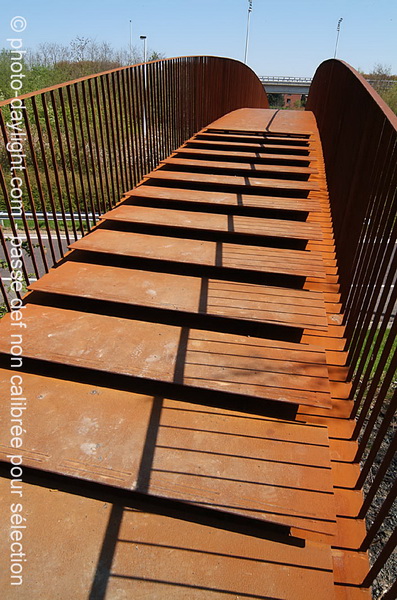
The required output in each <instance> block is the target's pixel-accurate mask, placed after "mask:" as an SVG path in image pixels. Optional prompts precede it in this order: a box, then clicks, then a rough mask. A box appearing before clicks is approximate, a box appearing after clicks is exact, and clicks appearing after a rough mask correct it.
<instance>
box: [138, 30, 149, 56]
mask: <svg viewBox="0 0 397 600" xmlns="http://www.w3.org/2000/svg"><path fill="white" fill-rule="evenodd" d="M139 37H140V39H141V40H143V62H146V59H147V55H146V35H141V36H139Z"/></svg>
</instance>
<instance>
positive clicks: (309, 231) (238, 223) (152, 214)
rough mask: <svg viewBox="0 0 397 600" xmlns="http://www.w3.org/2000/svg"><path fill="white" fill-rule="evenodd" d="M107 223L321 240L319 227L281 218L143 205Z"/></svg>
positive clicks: (114, 214)
mask: <svg viewBox="0 0 397 600" xmlns="http://www.w3.org/2000/svg"><path fill="white" fill-rule="evenodd" d="M103 218H104V219H106V220H108V221H121V222H124V223H142V224H146V225H148V224H149V225H159V226H161V227H162V230H164V231H167V228H184V229H205V230H207V231H223V232H228V233H234V234H244V235H246V236H268V237H285V238H293V239H303V240H322V239H323V233H322V231H321V226H320V225H319V224H317V223H296V222H295V223H293V222H291V221H287V222H286V221H284V220H282V219H278V220H277V219H266V220H264V219H263V218H260V217H256V218H255V217H243V216H240V215H219V214H213V213H202V212H194V213H191V212H188V211H182V210H173V211H169V210H167V209H161V208H147V207H145V206H119V207H118V208H115V209H114V210H112V211H110V212H109V213H106V215H104V217H103Z"/></svg>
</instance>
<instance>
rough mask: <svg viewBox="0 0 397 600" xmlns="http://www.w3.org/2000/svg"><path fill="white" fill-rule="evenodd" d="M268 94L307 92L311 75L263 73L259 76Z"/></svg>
mask: <svg viewBox="0 0 397 600" xmlns="http://www.w3.org/2000/svg"><path fill="white" fill-rule="evenodd" d="M259 79H260V80H261V82H262V83H263V87H264V88H265V90H266V92H267V93H268V94H308V93H309V88H310V84H311V82H312V78H311V77H287V76H285V77H284V76H279V75H263V76H262V77H259Z"/></svg>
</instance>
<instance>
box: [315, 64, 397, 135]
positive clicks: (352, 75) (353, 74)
mask: <svg viewBox="0 0 397 600" xmlns="http://www.w3.org/2000/svg"><path fill="white" fill-rule="evenodd" d="M341 76H343V77H344V79H345V82H348V83H349V85H350V86H354V84H355V85H356V88H355V89H354V90H353V89H351V90H350V92H349V95H350V97H351V98H352V99H353V100H354V94H355V93H357V92H358V91H359V90H360V87H361V88H362V89H361V92H362V93H363V92H364V90H365V92H367V93H368V94H369V95H370V96H371V98H372V100H373V101H374V103H375V104H377V105H378V106H379V109H380V110H381V111H382V112H383V113H384V115H385V116H386V117H387V119H388V120H389V121H390V123H391V125H393V127H394V128H395V129H397V116H396V115H395V114H394V112H393V111H392V110H391V108H390V107H389V106H388V105H387V104H386V102H385V101H384V100H383V98H381V96H379V94H378V93H377V91H376V90H375V89H374V88H373V87H372V85H371V84H370V83H369V82H368V81H367V79H365V78H364V77H363V75H361V73H359V72H358V71H356V69H354V68H353V67H352V66H351V65H349V64H348V63H347V62H345V61H343V60H339V59H335V58H329V59H328V60H325V61H324V62H322V63H321V64H320V65H319V66H318V67H317V69H316V72H315V74H314V76H313V80H312V85H311V87H310V92H309V97H308V100H307V104H306V109H307V110H313V106H314V105H313V101H314V95H315V94H316V87H317V86H324V85H325V84H328V85H330V86H332V83H333V81H334V78H335V77H337V78H338V86H340V85H341V84H342V83H343V82H342V81H341ZM396 83H397V81H396ZM347 101H348V98H347Z"/></svg>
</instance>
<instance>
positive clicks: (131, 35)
mask: <svg viewBox="0 0 397 600" xmlns="http://www.w3.org/2000/svg"><path fill="white" fill-rule="evenodd" d="M131 63H132V21H131V19H130V64H131Z"/></svg>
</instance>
